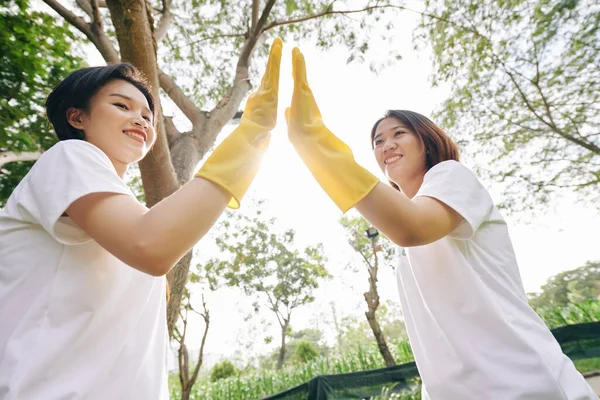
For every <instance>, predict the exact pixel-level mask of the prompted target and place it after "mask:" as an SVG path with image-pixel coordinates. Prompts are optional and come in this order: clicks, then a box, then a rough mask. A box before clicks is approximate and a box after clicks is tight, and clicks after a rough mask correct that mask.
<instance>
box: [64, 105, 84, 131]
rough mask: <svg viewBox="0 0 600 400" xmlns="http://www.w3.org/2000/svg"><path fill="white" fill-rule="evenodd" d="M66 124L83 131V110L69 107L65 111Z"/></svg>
mask: <svg viewBox="0 0 600 400" xmlns="http://www.w3.org/2000/svg"><path fill="white" fill-rule="evenodd" d="M67 122H68V123H69V125H71V126H72V127H73V128H75V129H79V130H83V110H81V109H79V108H75V107H71V108H69V109H68V110H67Z"/></svg>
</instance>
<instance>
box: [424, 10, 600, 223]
mask: <svg viewBox="0 0 600 400" xmlns="http://www.w3.org/2000/svg"><path fill="white" fill-rule="evenodd" d="M598 21H600V9H599V8H598V7H597V4H596V2H595V0H559V1H548V0H505V1H489V0H428V1H427V2H426V8H425V10H424V14H423V18H422V21H421V26H420V30H419V33H418V34H417V38H418V39H419V40H418V43H419V45H426V44H429V43H430V44H431V46H432V48H433V52H434V62H435V68H436V71H435V73H434V77H433V80H434V83H441V82H444V81H446V82H450V84H451V87H452V93H451V95H450V98H449V99H448V100H447V101H446V102H445V103H444V105H443V107H442V108H441V109H439V110H438V112H437V113H436V114H435V117H436V118H437V119H439V120H440V121H441V125H442V126H444V127H445V128H446V129H449V130H450V132H451V133H452V135H453V136H454V137H455V138H456V139H458V141H459V142H460V143H461V145H462V146H463V150H466V151H467V152H468V153H469V155H471V156H473V157H474V159H475V164H476V165H480V166H481V167H480V168H479V171H478V172H479V173H480V174H482V175H484V176H487V177H490V178H492V179H494V180H496V181H502V182H503V183H504V184H505V185H504V188H505V190H504V195H505V197H504V202H503V204H502V205H503V206H504V207H506V208H507V209H509V210H511V211H518V210H521V209H523V208H535V207H536V205H542V206H543V205H544V204H546V203H548V202H549V201H550V200H551V199H552V195H553V194H557V193H564V192H565V191H564V190H562V191H561V190H560V189H568V190H569V191H575V192H577V193H579V194H580V195H581V196H582V198H586V199H587V201H588V202H589V203H590V204H595V205H596V206H598V205H599V204H600V201H598V199H599V198H598V193H600V190H598V189H599V188H600V69H599V68H598V65H600V46H598V43H599V42H600V30H599V27H600V24H599V23H598Z"/></svg>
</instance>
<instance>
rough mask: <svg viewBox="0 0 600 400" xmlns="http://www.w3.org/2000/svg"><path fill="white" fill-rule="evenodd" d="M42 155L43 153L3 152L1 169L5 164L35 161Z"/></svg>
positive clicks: (0, 159)
mask: <svg viewBox="0 0 600 400" xmlns="http://www.w3.org/2000/svg"><path fill="white" fill-rule="evenodd" d="M41 155H42V151H24V152H16V151H3V152H0V168H2V167H3V166H4V165H5V164H9V163H12V162H20V161H35V160H37V159H38V158H39V157H40V156H41Z"/></svg>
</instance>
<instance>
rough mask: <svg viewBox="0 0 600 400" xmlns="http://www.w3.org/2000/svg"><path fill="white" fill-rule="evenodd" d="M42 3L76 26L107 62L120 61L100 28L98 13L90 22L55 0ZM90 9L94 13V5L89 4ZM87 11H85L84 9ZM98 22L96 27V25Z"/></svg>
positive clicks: (45, 0) (46, 0)
mask: <svg viewBox="0 0 600 400" xmlns="http://www.w3.org/2000/svg"><path fill="white" fill-rule="evenodd" d="M44 3H46V4H48V5H49V6H50V7H51V8H52V9H53V10H54V11H56V12H57V13H58V14H59V15H60V16H61V17H63V18H64V19H65V21H67V22H68V23H69V24H71V25H73V26H74V27H75V28H77V29H78V30H79V31H80V32H81V33H83V34H84V35H85V36H86V37H87V38H88V39H89V40H90V41H91V42H92V43H93V44H94V46H96V49H98V51H99V52H100V54H101V55H102V57H103V58H104V61H106V62H107V63H108V64H114V63H118V62H119V61H120V57H119V53H118V52H117V50H116V49H115V47H114V46H113V44H112V42H111V41H110V39H109V38H108V36H106V33H105V32H104V30H103V29H102V25H101V24H102V22H101V21H100V17H99V13H98V14H97V16H98V20H96V19H94V21H92V24H90V23H88V22H86V20H85V19H83V18H82V17H80V16H78V15H76V14H75V13H73V12H72V11H71V10H69V9H67V8H65V7H64V6H63V5H62V4H60V3H59V2H58V1H57V0H44ZM95 7H96V11H97V8H98V3H97V0H96V3H95ZM90 9H91V10H92V15H96V14H95V11H94V5H90ZM86 12H87V11H86ZM98 23H99V24H100V25H99V27H100V29H98V25H96V24H98Z"/></svg>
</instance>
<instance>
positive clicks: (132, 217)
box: [67, 39, 282, 276]
mask: <svg viewBox="0 0 600 400" xmlns="http://www.w3.org/2000/svg"><path fill="white" fill-rule="evenodd" d="M281 48H282V43H281V40H279V39H276V40H275V42H274V43H273V46H272V48H271V54H270V55H269V61H268V63H267V68H266V72H265V74H264V76H263V79H262V82H261V85H260V87H259V89H258V90H257V92H255V93H254V94H252V95H251V96H250V98H249V99H248V102H247V104H246V109H245V111H244V115H243V117H242V120H241V122H240V125H239V127H238V128H237V129H236V130H235V131H234V132H232V133H231V134H230V135H229V136H228V137H227V138H226V139H225V140H224V141H223V143H222V144H221V145H220V146H219V147H217V148H216V149H215V150H214V152H213V153H212V154H211V156H210V157H209V158H208V159H207V160H206V162H205V163H204V165H203V166H202V168H201V169H200V170H199V171H198V173H197V175H196V176H197V177H196V178H195V179H193V180H192V181H191V182H189V183H187V184H186V185H184V186H183V187H182V188H181V189H180V190H178V191H177V192H175V193H174V194H172V195H171V196H169V197H168V198H166V199H164V200H163V201H161V202H160V203H158V204H157V205H156V206H154V207H153V208H152V209H150V210H149V209H147V208H146V207H145V206H143V205H142V204H140V203H138V202H137V201H136V200H135V199H133V198H132V197H130V196H126V195H122V194H110V193H95V194H89V195H87V196H84V197H81V198H80V199H78V200H76V201H74V202H73V203H72V204H71V205H70V206H69V208H68V209H67V214H68V215H69V217H71V219H72V220H73V221H74V222H75V223H76V224H77V225H78V226H79V227H81V228H82V229H83V230H84V231H85V232H86V233H87V234H88V235H90V237H92V238H93V239H94V240H95V241H97V242H98V243H99V244H100V245H101V246H102V247H104V248H105V249H106V250H107V251H109V252H110V253H112V254H113V255H115V256H116V257H117V258H119V259H120V260H122V261H123V262H125V263H126V264H128V265H130V266H131V267H133V268H136V269H138V270H140V271H143V272H145V273H148V274H150V275H155V276H159V275H164V274H166V273H167V272H168V271H169V270H170V269H171V268H172V266H173V265H174V264H175V263H176V262H177V261H178V260H179V259H180V258H181V257H182V256H183V255H184V254H185V253H187V252H188V251H189V250H190V249H191V248H192V247H193V246H194V245H195V244H196V243H197V242H198V241H199V240H200V239H201V238H202V237H203V236H204V235H205V234H206V232H208V230H209V229H210V228H211V227H212V225H213V224H214V223H215V221H216V220H217V219H218V217H219V216H220V215H221V213H222V212H223V210H224V209H225V208H226V206H227V205H228V203H229V206H230V207H232V208H237V207H239V203H240V201H241V199H242V197H243V196H244V194H245V193H246V191H247V189H248V187H249V186H250V183H251V182H252V180H253V179H254V176H255V175H256V173H257V171H258V168H259V166H260V160H261V158H262V155H263V153H264V152H265V151H266V149H267V147H268V144H269V139H270V136H269V133H270V131H271V130H272V129H273V127H274V126H275V122H276V118H277V100H278V90H279V66H280V61H281Z"/></svg>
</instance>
